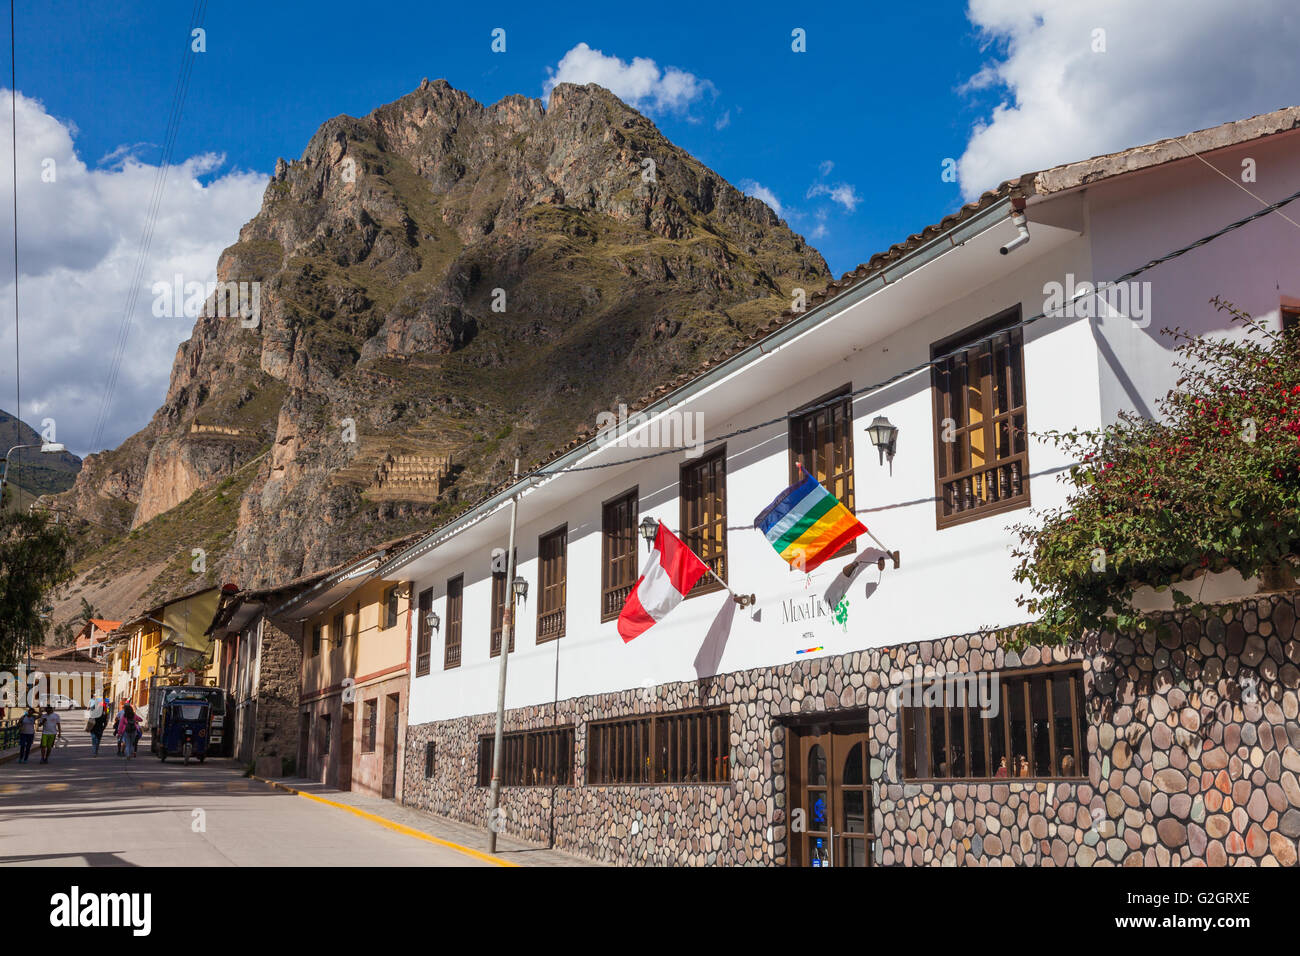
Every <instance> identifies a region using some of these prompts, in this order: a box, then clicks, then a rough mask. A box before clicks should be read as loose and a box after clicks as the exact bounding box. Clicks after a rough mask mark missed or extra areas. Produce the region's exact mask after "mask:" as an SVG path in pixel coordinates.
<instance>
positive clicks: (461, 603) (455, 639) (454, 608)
mask: <svg viewBox="0 0 1300 956" xmlns="http://www.w3.org/2000/svg"><path fill="white" fill-rule="evenodd" d="M464 613H465V575H463V574H458V575H456V576H455V577H454V578H452V579H451V580H450V581H448V582H447V623H446V624H444V625H443V626H444V627H445V628H446V629H447V632H446V633H447V636H446V637H445V638H443V642H442V643H443V652H442V669H443V670H450V669H451V668H453V667H460V622H461V618H462V616H463V615H464Z"/></svg>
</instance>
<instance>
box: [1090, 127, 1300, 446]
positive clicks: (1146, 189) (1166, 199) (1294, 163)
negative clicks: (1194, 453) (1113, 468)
mask: <svg viewBox="0 0 1300 956" xmlns="http://www.w3.org/2000/svg"><path fill="white" fill-rule="evenodd" d="M1298 146H1300V136H1297V135H1287V136H1280V137H1273V138H1272V139H1269V140H1264V141H1261V142H1256V143H1250V144H1246V145H1244V146H1239V147H1235V148H1233V149H1227V150H1221V151H1218V152H1214V153H1210V154H1209V155H1208V156H1207V157H1205V159H1206V161H1207V162H1208V163H1210V164H1212V165H1213V166H1214V168H1215V169H1218V170H1220V171H1221V172H1222V173H1223V174H1224V175H1222V176H1221V175H1219V173H1216V172H1215V171H1214V170H1213V169H1210V168H1209V167H1208V166H1206V165H1205V163H1202V162H1201V161H1199V160H1189V161H1188V162H1186V163H1181V164H1179V165H1178V166H1176V167H1174V168H1172V169H1168V170H1153V171H1150V172H1146V173H1142V174H1138V175H1135V176H1131V177H1127V178H1121V179H1118V180H1115V181H1113V182H1109V183H1106V184H1104V185H1102V186H1100V187H1094V188H1091V189H1089V191H1088V194H1087V207H1088V211H1089V228H1088V231H1089V234H1090V237H1091V245H1092V257H1093V262H1094V265H1095V270H1096V275H1095V276H1094V277H1092V278H1094V279H1096V280H1111V279H1114V278H1116V277H1117V276H1120V275H1123V274H1125V273H1127V272H1130V271H1132V270H1133V269H1135V268H1137V267H1139V266H1141V265H1144V264H1146V263H1147V262H1149V261H1151V260H1152V259H1155V258H1158V257H1160V256H1163V255H1166V254H1168V253H1169V252H1171V251H1173V250H1175V249H1177V248H1180V247H1182V246H1184V245H1187V244H1188V243H1191V242H1194V241H1195V240H1197V239H1199V238H1201V237H1202V236H1205V235H1208V234H1209V233H1212V232H1217V231H1218V230H1219V229H1221V228H1222V227H1223V226H1226V225H1227V224H1229V223H1231V222H1234V221H1236V220H1239V219H1242V218H1244V217H1245V216H1248V215H1250V214H1251V213H1254V212H1257V211H1259V210H1260V209H1261V208H1262V207H1263V205H1264V203H1262V202H1260V201H1259V200H1260V199H1262V200H1264V201H1266V202H1274V201H1276V200H1279V199H1282V198H1284V197H1286V196H1289V195H1291V194H1293V193H1295V192H1296V191H1298V190H1300V149H1298V148H1297V147H1298ZM1245 158H1250V159H1253V160H1255V174H1256V181H1255V182H1248V183H1242V181H1241V173H1242V160H1243V159H1245ZM1225 176H1226V177H1227V178H1226V179H1225V178H1224V177H1225ZM1246 190H1249V193H1248V192H1247V191H1246ZM1251 193H1253V194H1254V196H1252V195H1251ZM1255 197H1259V199H1256V198H1255ZM1280 213H1281V214H1279V213H1272V214H1270V215H1268V216H1265V217H1263V218H1260V219H1257V220H1255V221H1254V222H1252V223H1249V224H1248V225H1246V226H1243V227H1241V228H1240V229H1237V230H1235V231H1233V232H1230V233H1228V234H1226V235H1224V236H1221V237H1219V238H1218V239H1215V240H1214V241H1213V242H1211V243H1208V244H1206V245H1204V246H1201V247H1199V248H1197V249H1193V250H1192V251H1190V252H1188V253H1186V254H1185V255H1183V256H1180V257H1179V258H1177V259H1172V260H1170V261H1168V262H1165V263H1162V264H1160V265H1158V266H1156V267H1154V268H1152V269H1150V270H1149V271H1148V272H1146V273H1144V274H1143V275H1141V276H1140V277H1139V278H1138V281H1149V282H1150V283H1151V289H1150V293H1151V304H1152V318H1151V322H1150V325H1149V326H1147V327H1146V328H1139V327H1138V326H1137V325H1136V324H1134V323H1133V322H1129V321H1125V320H1124V319H1121V318H1117V317H1115V318H1108V319H1106V320H1105V321H1100V322H1099V321H1097V320H1093V325H1094V327H1096V328H1097V330H1098V338H1099V339H1100V340H1102V341H1103V342H1104V346H1105V349H1104V351H1103V353H1102V356H1101V358H1102V363H1101V393H1102V410H1103V414H1104V416H1105V418H1106V420H1107V421H1113V420H1114V419H1115V416H1116V415H1117V414H1118V412H1119V411H1121V410H1130V411H1132V410H1137V411H1140V412H1142V413H1143V414H1154V413H1155V412H1156V408H1155V401H1154V400H1155V398H1158V397H1160V396H1163V395H1165V394H1166V393H1167V392H1168V391H1169V390H1170V389H1171V388H1173V387H1174V383H1175V381H1176V380H1177V378H1178V374H1177V372H1176V371H1175V370H1174V368H1173V365H1172V361H1173V358H1174V356H1173V354H1172V348H1173V344H1174V343H1173V341H1172V339H1171V338H1170V337H1169V336H1167V335H1162V334H1161V333H1160V330H1161V328H1164V327H1173V326H1179V327H1181V328H1184V329H1188V330H1190V331H1191V332H1193V333H1195V334H1197V335H1205V334H1213V335H1222V336H1229V337H1234V338H1235V337H1238V336H1239V332H1238V331H1237V330H1238V329H1239V328H1240V325H1239V324H1234V323H1232V322H1231V321H1230V319H1229V316H1228V313H1226V312H1219V311H1217V310H1216V309H1215V308H1214V306H1213V305H1211V304H1210V300H1211V299H1212V298H1214V297H1215V296H1216V295H1217V296H1221V297H1222V298H1224V299H1227V300H1228V301H1230V302H1232V303H1233V304H1234V305H1236V306H1237V307H1239V308H1242V309H1244V310H1246V311H1247V312H1249V313H1250V314H1252V315H1254V316H1256V317H1261V318H1262V317H1269V319H1270V320H1271V321H1272V322H1273V326H1274V327H1275V328H1280V324H1281V318H1280V303H1281V302H1282V300H1284V299H1289V300H1291V304H1300V269H1298V268H1297V263H1298V262H1300V226H1297V225H1296V223H1300V200H1298V201H1296V202H1295V203H1292V204H1291V205H1289V206H1286V207H1284V208H1283V209H1282V210H1280ZM1284 217H1286V218H1284ZM1288 218H1289V219H1290V220H1293V221H1290V222H1289V221H1288ZM1112 356H1113V358H1112Z"/></svg>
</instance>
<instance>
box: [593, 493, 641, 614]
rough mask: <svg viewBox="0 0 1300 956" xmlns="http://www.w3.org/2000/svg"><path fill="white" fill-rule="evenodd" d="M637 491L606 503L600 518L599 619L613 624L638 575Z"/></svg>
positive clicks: (638, 499) (638, 498)
mask: <svg viewBox="0 0 1300 956" xmlns="http://www.w3.org/2000/svg"><path fill="white" fill-rule="evenodd" d="M639 501H640V497H639V493H638V491H637V489H636V488H633V489H632V490H631V491H629V492H627V493H626V494H623V495H620V496H619V497H617V498H615V499H613V500H612V501H607V502H605V504H604V505H603V506H602V508H601V517H600V539H601V543H600V619H601V621H612V620H614V619H616V618H617V617H618V616H619V614H621V613H622V611H623V605H624V604H626V603H627V596H628V595H629V594H631V593H632V586H633V585H634V584H636V579H637V577H638V575H639V573H640V570H639V568H638V567H637V553H636V540H637V518H638V517H639V514H638V511H639V508H638V503H639Z"/></svg>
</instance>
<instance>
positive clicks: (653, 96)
mask: <svg viewBox="0 0 1300 956" xmlns="http://www.w3.org/2000/svg"><path fill="white" fill-rule="evenodd" d="M546 72H547V74H548V76H547V79H546V82H545V83H544V84H543V85H542V96H543V98H544V99H546V100H548V101H549V100H550V97H551V91H552V90H553V89H555V87H556V86H558V85H559V84H560V83H577V84H580V85H581V84H584V83H596V84H598V85H600V86H603V87H604V88H605V89H607V90H609V91H610V92H611V93H613V94H614V95H615V96H617V97H618V98H619V99H621V100H622V101H623V102H624V103H627V104H628V105H630V106H634V107H636V108H637V109H639V110H647V109H650V110H659V111H667V112H670V113H680V112H683V111H684V110H685V109H686V108H687V107H688V106H690V104H691V103H693V102H694V101H695V100H697V99H699V98H700V97H701V96H703V95H704V93H705V92H706V91H708V90H711V89H712V88H713V84H712V83H710V82H709V81H708V80H701V79H700V78H699V77H697V76H695V75H694V74H693V73H687V72H686V71H685V70H680V69H678V68H677V67H675V66H670V67H666V68H665V69H662V70H661V69H660V68H659V65H658V64H657V63H655V61H654V60H652V59H650V58H649V57H644V56H638V57H635V58H634V59H633V60H632V62H631V63H626V62H624V61H623V60H620V59H619V58H618V57H616V56H606V55H605V54H604V53H602V52H601V51H600V50H593V49H592V48H591V47H589V46H587V44H586V43H579V44H578V45H577V46H575V47H574V48H573V49H572V50H570V51H569V52H568V53H566V54H564V56H563V57H562V58H561V59H560V63H559V65H558V66H557V67H556V68H554V69H551V68H550V67H547V69H546ZM724 125H725V124H724Z"/></svg>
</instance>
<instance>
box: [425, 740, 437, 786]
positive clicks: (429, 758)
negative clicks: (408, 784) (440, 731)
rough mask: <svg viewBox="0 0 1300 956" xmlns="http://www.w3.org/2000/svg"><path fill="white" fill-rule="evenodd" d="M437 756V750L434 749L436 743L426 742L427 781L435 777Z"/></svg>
mask: <svg viewBox="0 0 1300 956" xmlns="http://www.w3.org/2000/svg"><path fill="white" fill-rule="evenodd" d="M435 754H436V750H435V748H434V741H432V740H427V741H425V743H424V779H425V780H428V779H430V778H432V777H433V768H434V766H435V764H434V756H435Z"/></svg>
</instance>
